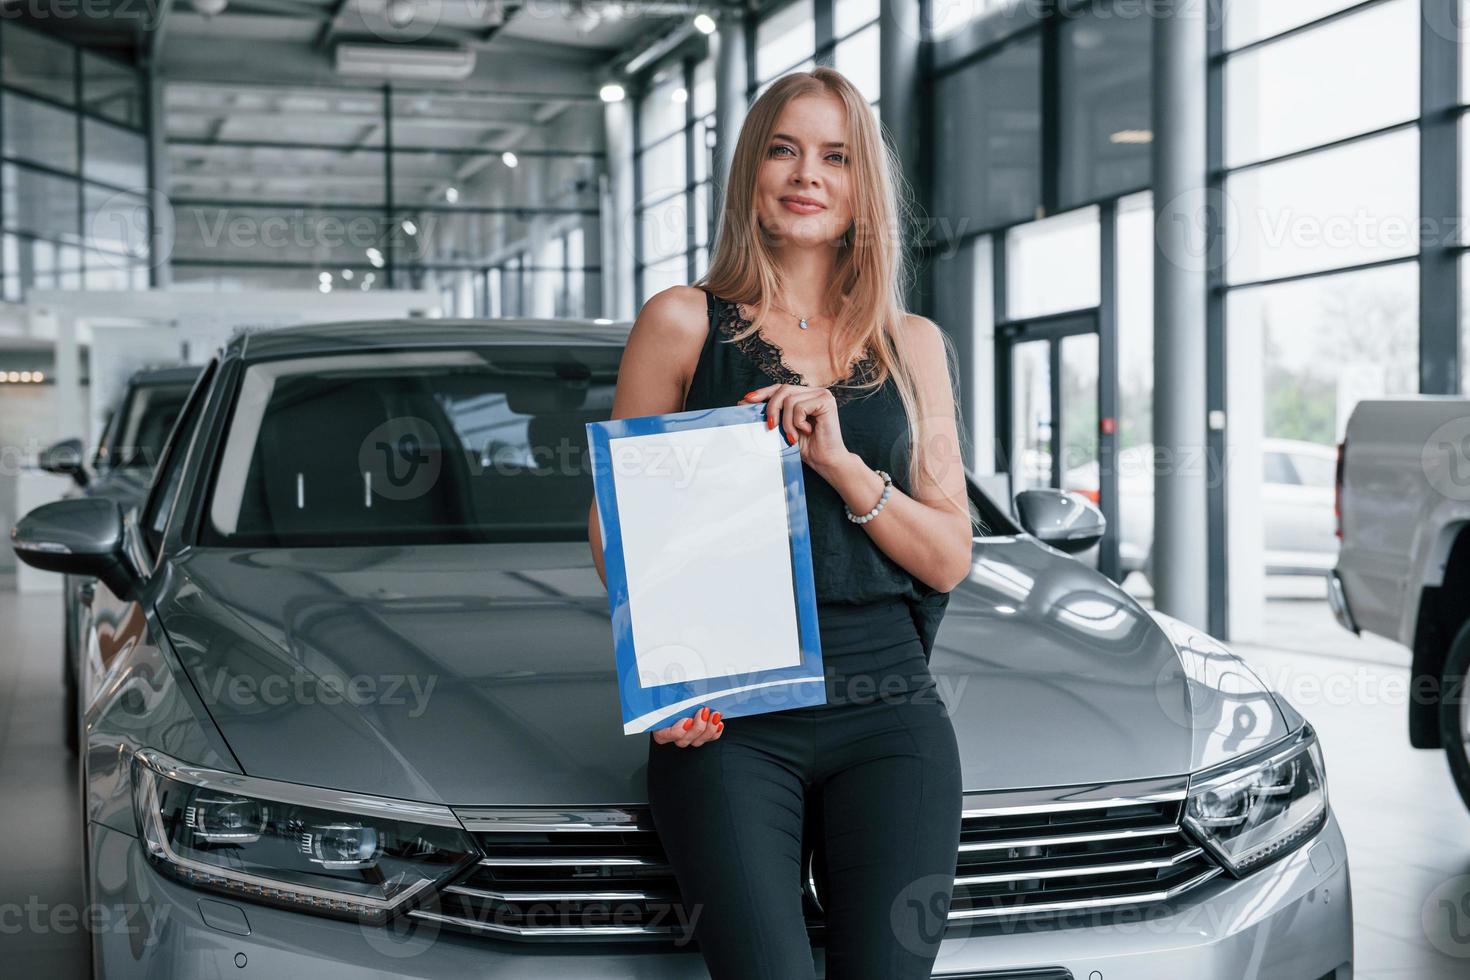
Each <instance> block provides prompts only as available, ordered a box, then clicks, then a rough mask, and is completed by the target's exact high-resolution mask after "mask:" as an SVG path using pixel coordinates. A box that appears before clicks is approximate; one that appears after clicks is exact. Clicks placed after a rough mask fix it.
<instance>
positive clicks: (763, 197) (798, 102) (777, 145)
mask: <svg viewBox="0 0 1470 980" xmlns="http://www.w3.org/2000/svg"><path fill="white" fill-rule="evenodd" d="M762 153H763V157H762V160H761V165H760V169H759V170H758V171H757V175H756V193H755V208H756V216H757V217H758V218H759V219H760V223H761V227H763V228H764V229H765V230H766V232H767V234H769V235H771V236H773V237H775V238H776V239H777V240H778V241H779V242H780V243H782V244H792V245H804V246H810V245H820V244H823V243H826V242H830V241H834V240H835V239H837V238H839V237H841V236H842V234H843V233H844V232H845V231H847V228H848V226H849V225H851V224H852V202H851V200H850V194H849V191H850V188H849V182H848V154H849V147H848V140H847V115H846V113H845V112H844V111H843V108H842V101H841V100H840V99H838V98H837V96H835V95H831V94H824V95H802V96H798V97H797V98H794V99H792V100H791V101H790V102H788V103H786V107H785V108H784V109H782V110H781V115H780V117H779V118H777V120H776V127H775V129H774V130H773V131H772V134H771V138H770V140H769V141H768V142H767V144H766V146H765V148H764V149H763V151H762Z"/></svg>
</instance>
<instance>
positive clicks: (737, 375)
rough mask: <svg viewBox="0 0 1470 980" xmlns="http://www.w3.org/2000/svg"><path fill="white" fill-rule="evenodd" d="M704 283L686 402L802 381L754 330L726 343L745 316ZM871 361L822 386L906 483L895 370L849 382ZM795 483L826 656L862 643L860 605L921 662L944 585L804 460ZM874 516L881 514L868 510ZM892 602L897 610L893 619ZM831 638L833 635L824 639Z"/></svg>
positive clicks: (703, 404)
mask: <svg viewBox="0 0 1470 980" xmlns="http://www.w3.org/2000/svg"><path fill="white" fill-rule="evenodd" d="M704 293H705V297H706V299H707V305H708V309H709V321H710V322H709V330H708V333H707V335H706V337H705V342H704V347H703V349H702V350H701V351H700V354H699V363H698V365H697V366H696V367H695V371H694V376H693V377H692V378H691V379H690V383H689V393H688V395H687V396H686V398H685V400H684V410H685V411H693V410H696V409H703V408H720V407H726V406H730V405H735V404H737V403H738V402H739V401H740V398H741V396H742V395H744V394H745V393H746V392H747V391H750V390H751V389H753V388H762V387H765V386H766V385H770V384H801V383H803V382H802V380H801V376H800V375H799V374H796V373H795V372H793V371H792V370H791V369H790V368H789V367H788V366H787V365H786V363H785V362H784V361H783V360H782V357H781V349H780V347H778V346H777V345H775V344H773V343H771V342H769V341H768V340H766V338H765V337H764V335H763V334H762V333H760V332H756V333H752V334H751V335H750V336H748V337H746V338H745V339H743V340H741V341H737V342H734V343H731V342H730V341H731V338H732V337H733V336H734V335H735V334H736V333H737V332H739V331H741V330H743V329H744V328H745V327H746V326H747V325H748V324H749V322H750V321H749V320H748V319H746V318H745V317H743V316H742V315H741V314H740V310H739V308H738V306H737V305H736V304H735V303H732V302H730V301H728V300H725V299H723V298H721V297H718V296H715V295H714V294H713V293H711V292H710V291H709V290H707V289H706V290H704ZM872 370H873V362H872V357H871V354H869V355H867V356H864V357H863V358H862V359H861V360H859V361H858V362H857V363H856V364H854V365H853V366H852V369H851V370H850V371H849V372H848V375H847V377H846V378H844V379H843V381H841V382H838V383H835V384H833V385H832V386H831V387H830V389H829V390H831V391H832V394H833V397H834V399H835V400H836V402H837V414H838V419H839V421H840V423H841V428H842V441H843V443H844V444H845V445H846V446H847V448H848V449H850V450H851V451H852V452H854V453H856V454H857V455H858V456H859V457H861V458H862V460H863V461H864V462H865V463H867V464H868V465H869V466H871V467H873V468H874V469H881V470H884V471H885V472H887V473H888V474H889V475H890V476H891V477H892V478H893V485H894V488H895V489H896V490H902V491H903V492H905V493H908V492H909V479H908V466H909V454H910V451H911V447H910V440H909V433H908V414H907V412H906V411H905V410H904V406H903V402H902V400H901V399H900V398H899V396H898V389H897V387H896V385H895V384H894V382H893V379H892V378H889V379H887V380H885V382H884V383H883V385H882V386H881V387H879V388H876V389H867V390H864V391H857V390H854V389H852V388H851V387H850V386H851V385H853V384H857V383H862V382H865V381H867V380H869V378H870V377H871V376H872V375H871V371H872ZM802 483H803V486H804V488H805V493H806V507H807V523H808V525H809V527H810V531H811V550H812V577H813V580H814V584H815V588H816V598H817V607H818V610H817V612H818V621H819V623H821V625H822V635H823V641H822V647H823V659H824V661H825V660H828V659H829V658H831V657H840V656H842V655H843V654H844V653H846V652H849V651H848V650H845V649H840V647H846V646H849V643H848V642H847V641H848V640H849V638H850V639H851V640H852V641H853V642H854V643H855V644H856V645H855V646H854V647H853V650H852V652H858V651H860V650H861V649H862V648H863V633H864V630H863V629H858V628H855V627H857V625H858V624H857V620H858V619H859V618H861V617H863V616H864V615H865V613H864V610H866V611H867V612H866V614H867V618H868V620H869V622H868V626H870V627H877V628H878V629H877V633H878V634H880V635H874V634H873V632H872V631H871V630H869V631H868V633H869V636H868V638H869V640H871V641H872V642H871V643H870V644H868V646H869V647H871V646H872V645H873V644H881V643H882V642H883V641H884V637H886V638H887V640H889V641H891V640H893V639H894V638H895V637H896V636H897V635H898V634H897V633H895V632H894V630H893V629H890V628H888V626H892V627H894V628H899V627H907V629H906V632H907V635H908V637H909V638H910V640H912V638H913V637H914V636H915V635H917V638H918V640H919V642H920V645H921V648H922V653H923V660H921V661H920V664H921V665H922V664H925V663H926V662H927V660H928V656H929V652H930V649H931V648H932V645H933V640H934V634H935V632H936V631H937V629H938V627H939V622H940V619H941V618H942V617H943V615H944V608H945V605H946V604H947V602H948V599H949V593H947V592H937V591H936V590H934V589H933V588H932V587H931V586H929V585H928V584H926V583H925V582H923V581H922V580H920V579H918V578H916V577H914V576H913V575H912V574H911V573H910V572H909V571H908V570H907V569H905V568H904V567H903V566H901V565H899V564H898V563H897V562H895V561H894V560H893V559H892V558H889V557H888V555H886V554H885V553H884V552H883V550H882V549H881V548H879V547H878V546H877V545H876V544H875V543H874V542H873V540H872V538H871V537H870V536H869V535H868V532H867V531H866V530H864V529H863V527H862V526H861V525H859V524H855V523H853V522H852V521H849V520H848V519H847V515H846V514H845V513H844V510H843V500H842V496H841V494H839V493H838V492H837V491H836V490H835V489H833V487H832V485H831V484H830V483H828V482H827V481H826V480H825V479H823V478H822V477H821V476H820V475H819V474H818V473H817V472H816V471H815V470H813V469H812V468H811V467H810V466H808V465H807V464H806V463H804V462H803V463H802ZM882 519H883V517H882V515H881V514H880V515H879V516H878V517H877V518H875V520H882ZM905 607H906V609H905ZM895 610H897V611H898V613H897V615H898V616H899V617H901V620H900V619H895ZM904 612H906V613H907V615H906V616H904V615H903V613H904ZM883 624H887V626H885V625H883ZM832 640H836V641H838V642H837V643H836V644H835V645H833V646H831V647H830V648H829V641H832ZM916 649H917V648H916ZM899 689H904V688H899ZM829 700H830V698H829ZM838 700H839V701H840V700H842V699H840V698H839V699H838Z"/></svg>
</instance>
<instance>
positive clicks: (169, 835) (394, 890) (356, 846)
mask: <svg viewBox="0 0 1470 980" xmlns="http://www.w3.org/2000/svg"><path fill="white" fill-rule="evenodd" d="M133 812H134V815H135V816H136V817H137V820H138V832H139V837H140V839H141V840H142V841H143V842H144V845H145V849H146V851H147V854H148V858H149V860H150V861H152V862H153V864H154V865H155V866H157V867H159V868H160V869H162V870H164V871H165V872H167V873H168V874H171V875H172V876H174V877H176V878H178V879H179V880H181V881H183V882H185V883H187V884H190V885H194V886H196V887H200V888H208V889H213V890H216V891H222V892H226V893H229V894H231V895H235V896H237V897H240V898H246V899H251V900H254V901H259V902H265V903H268V904H275V905H282V906H286V907H290V908H295V909H300V910H306V911H312V912H319V913H323V914H326V915H336V916H340V917H344V918H356V919H359V920H362V921H368V922H374V923H381V922H385V921H387V919H388V918H389V917H391V916H392V915H393V914H394V913H395V912H397V911H399V910H400V909H402V908H403V907H405V906H406V905H408V904H409V903H410V902H413V901H414V900H415V899H416V898H417V899H422V898H425V897H427V895H428V894H431V893H432V892H433V891H434V889H435V888H436V887H437V886H438V885H440V884H442V883H443V882H444V881H445V880H447V879H449V878H451V877H453V876H455V875H457V874H459V873H460V872H461V871H463V870H464V869H465V868H466V867H468V866H469V865H470V864H472V863H473V862H474V861H475V860H476V859H477V858H478V852H477V851H476V849H475V845H474V843H473V841H472V840H471V839H470V836H469V834H468V833H467V832H466V831H465V830H464V828H463V827H462V826H461V825H460V823H459V821H458V820H457V819H456V818H455V816H454V815H453V814H452V813H451V812H450V811H449V809H448V808H447V807H443V806H435V805H432V804H424V803H413V802H409V801H405V800H392V799H387V798H383V797H372V796H364V795H362V794H358V793H340V792H333V791H329V790H318V789H313V788H311V787H307V786H302V785H300V784H298V783H285V782H278V781H276V780H267V779H257V778H255V777H250V776H242V775H240V774H238V773H228V772H220V771H218V770H213V769H203V768H199V767H197V766H192V765H189V764H188V763H184V762H180V761H179V760H178V759H174V758H172V757H170V756H167V755H165V754H163V753H161V752H158V751H156V750H153V749H140V750H138V751H136V752H135V753H134V754H133Z"/></svg>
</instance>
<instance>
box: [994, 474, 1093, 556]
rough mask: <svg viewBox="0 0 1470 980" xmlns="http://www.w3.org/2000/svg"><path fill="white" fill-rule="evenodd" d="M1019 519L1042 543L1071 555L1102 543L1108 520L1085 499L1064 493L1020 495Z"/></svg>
mask: <svg viewBox="0 0 1470 980" xmlns="http://www.w3.org/2000/svg"><path fill="white" fill-rule="evenodd" d="M1016 516H1017V517H1018V518H1020V521H1021V526H1022V527H1024V528H1025V529H1026V533H1028V534H1030V535H1031V536H1033V537H1034V538H1036V539H1037V540H1038V541H1043V542H1045V543H1046V544H1049V545H1051V546H1052V547H1053V548H1056V549H1057V550H1059V551H1065V552H1066V553H1067V554H1069V555H1075V554H1079V553H1080V552H1083V551H1086V550H1087V549H1088V548H1091V547H1092V546H1093V545H1095V544H1097V543H1098V542H1099V541H1101V540H1102V536H1103V532H1105V531H1106V530H1107V529H1108V519H1107V518H1106V517H1103V514H1102V511H1100V510H1098V509H1097V507H1095V506H1094V505H1093V503H1092V501H1090V500H1087V499H1086V498H1084V497H1079V496H1078V495H1077V494H1074V493H1063V492H1062V491H1060V490H1022V491H1021V492H1020V493H1018V494H1016Z"/></svg>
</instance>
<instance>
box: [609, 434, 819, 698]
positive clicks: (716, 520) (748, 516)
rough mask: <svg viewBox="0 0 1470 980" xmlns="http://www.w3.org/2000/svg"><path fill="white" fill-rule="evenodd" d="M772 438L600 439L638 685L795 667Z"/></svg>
mask: <svg viewBox="0 0 1470 980" xmlns="http://www.w3.org/2000/svg"><path fill="white" fill-rule="evenodd" d="M780 439H781V436H780V433H779V432H778V431H775V430H768V429H766V424H765V421H764V420H760V421H755V422H751V423H748V424H742V425H722V426H711V427H708V428H702V429H686V430H683V431H678V432H660V433H653V434H650V435H642V436H626V437H623V438H619V439H611V440H609V451H610V455H611V458H612V469H613V483H614V485H615V486H616V488H617V508H618V523H619V526H620V529H621V532H622V541H623V557H624V562H625V565H626V571H627V579H628V602H629V607H630V610H631V619H632V633H633V647H634V650H635V653H636V656H637V662H638V675H639V684H640V685H641V686H642V687H657V686H660V685H663V684H672V683H676V682H680V681H690V680H696V679H700V678H707V677H727V676H729V675H732V674H744V673H748V672H750V671H758V670H771V669H774V668H779V667H794V666H797V665H799V664H800V663H801V641H800V635H799V633H798V629H797V620H796V603H795V586H794V580H793V578H792V571H791V532H790V528H789V526H788V516H787V511H786V487H785V477H784V473H783V469H782V465H781V456H780V446H779V445H778V443H779V441H780Z"/></svg>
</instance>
